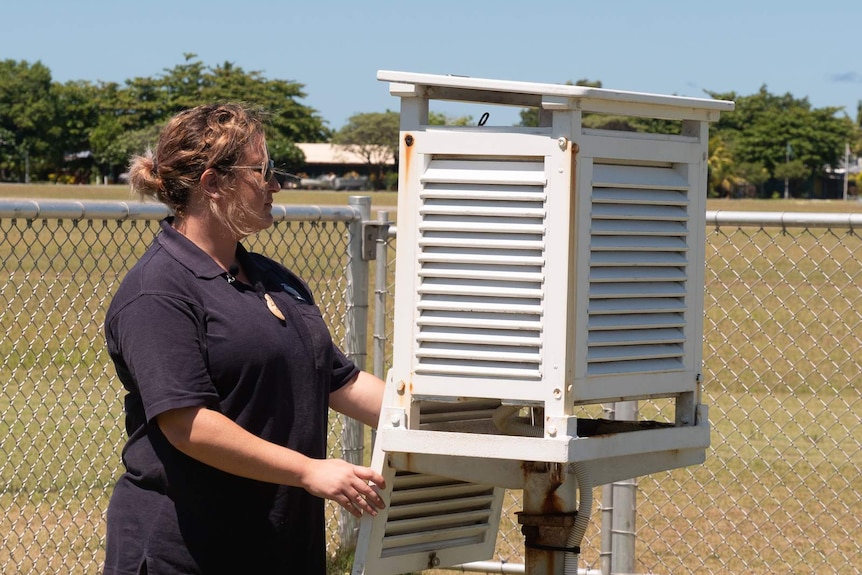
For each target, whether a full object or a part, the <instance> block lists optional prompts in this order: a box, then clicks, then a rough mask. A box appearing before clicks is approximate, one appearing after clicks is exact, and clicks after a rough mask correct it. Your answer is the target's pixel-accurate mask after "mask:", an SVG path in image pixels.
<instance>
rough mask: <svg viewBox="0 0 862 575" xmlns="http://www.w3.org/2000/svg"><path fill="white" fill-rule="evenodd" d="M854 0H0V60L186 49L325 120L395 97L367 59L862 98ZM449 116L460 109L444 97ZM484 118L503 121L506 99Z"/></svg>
mask: <svg viewBox="0 0 862 575" xmlns="http://www.w3.org/2000/svg"><path fill="white" fill-rule="evenodd" d="M860 45H862V0H821V1H820V2H816V3H815V2H802V1H799V0H783V1H781V0H723V1H721V2H716V1H709V2H708V1H705V0H652V1H649V0H592V1H586V0H544V1H539V2H533V1H527V0H523V1H520V2H515V1H512V0H496V1H493V0H458V1H455V0H433V1H430V2H429V1H425V2H422V1H419V0H412V1H411V0H402V1H399V2H396V1H389V0H367V1H366V2H357V1H353V2H348V1H346V0H328V1H327V0H317V1H315V0H311V1H308V0H306V1H299V0H244V1H234V2H228V1H226V0H150V1H148V2H134V3H132V2H123V1H122V0H82V1H79V2H69V1H63V2H60V1H57V0H26V1H25V0H8V1H7V2H4V5H3V7H2V8H0V59H13V60H25V61H28V62H30V63H33V62H36V61H41V62H42V63H43V64H45V65H46V66H47V67H48V68H49V69H50V70H51V73H52V76H53V79H54V80H55V81H59V82H65V81H68V80H90V81H94V82H95V81H100V80H101V81H114V82H123V81H124V80H126V79H129V78H134V77H141V76H144V77H154V76H157V75H159V74H161V73H162V72H163V71H164V69H166V68H172V67H174V66H176V65H178V64H181V63H182V62H183V61H184V58H183V54H185V53H194V54H197V55H198V57H199V59H200V60H201V61H202V62H203V63H204V64H205V65H208V66H215V65H217V64H221V63H223V62H225V61H229V62H232V63H233V64H235V65H237V66H240V67H242V68H243V69H244V70H246V71H252V70H257V71H260V72H261V73H262V74H263V75H264V77H266V78H272V79H275V78H278V79H284V80H292V81H296V82H299V83H301V84H303V85H304V86H305V91H306V94H307V97H306V98H305V100H304V101H303V103H304V104H306V105H308V106H311V107H312V108H314V109H316V110H317V111H318V112H319V114H320V116H321V117H322V118H324V120H326V121H327V123H328V125H329V126H330V127H332V128H334V129H337V128H339V127H341V126H342V125H343V124H344V123H345V122H346V121H347V119H348V118H349V117H350V116H351V115H352V114H354V113H358V112H380V111H384V110H386V109H391V110H397V109H398V101H397V99H396V98H394V97H392V96H390V95H389V91H388V86H387V84H386V83H385V82H380V81H378V80H377V79H376V75H377V71H378V70H380V69H385V70H399V71H406V72H421V73H430V74H459V75H466V76H474V77H482V78H493V79H500V80H518V81H527V82H543V83H564V82H566V81H567V80H571V81H577V80H579V79H582V78H586V79H590V80H600V81H601V82H602V83H603V86H604V87H605V88H611V89H617V90H631V91H637V92H652V93H658V94H675V95H680V96H693V97H705V96H706V94H705V92H704V90H709V91H713V92H730V91H734V92H736V93H737V94H741V95H749V94H753V93H755V92H757V90H759V89H760V87H761V86H762V85H766V87H767V89H768V90H769V91H770V92H771V93H773V94H784V93H786V92H790V93H791V94H793V96H795V97H797V98H802V97H807V98H808V99H809V101H810V102H811V104H812V105H813V106H815V107H825V106H844V107H845V109H846V111H847V113H848V115H849V116H850V117H851V118H855V117H856V105H857V102H858V101H859V100H862V50H860ZM438 111H441V112H443V113H447V114H450V115H467V114H470V115H474V116H475V117H476V118H477V119H478V116H476V114H475V113H474V112H473V111H472V110H461V109H458V108H446V107H442V108H440V109H439V110H438ZM499 113H501V114H503V115H504V116H505V115H510V116H511V118H510V120H511V121H508V120H509V119H508V118H505V117H504V118H497V122H494V123H514V122H516V121H517V119H518V116H517V110H507V111H501V112H499Z"/></svg>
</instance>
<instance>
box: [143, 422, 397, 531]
mask: <svg viewBox="0 0 862 575" xmlns="http://www.w3.org/2000/svg"><path fill="white" fill-rule="evenodd" d="M156 420H157V422H158V425H159V428H161V430H162V433H164V435H165V437H167V439H168V441H170V442H171V444H172V445H173V446H174V447H176V448H177V449H178V450H180V451H181V452H183V453H185V454H186V455H188V456H189V457H192V458H194V459H197V460H198V461H201V462H203V463H206V464H207V465H209V466H211V467H215V468H216V469H220V470H222V471H225V472H227V473H231V474H234V475H239V476H241V477H247V478H249V479H255V480H258V481H266V482H269V483H277V484H281V485H292V486H295V487H302V488H303V489H305V490H306V491H308V492H309V493H311V494H312V495H316V496H317V497H323V498H326V499H331V500H333V501H335V502H336V503H338V504H339V505H341V506H342V507H344V508H345V509H347V510H348V511H350V513H352V514H353V515H355V516H356V517H359V516H361V515H362V513H363V512H365V513H370V514H372V515H376V514H377V509H382V508H383V507H384V503H383V500H382V499H381V498H380V496H379V495H377V493H376V492H375V491H374V489H372V488H371V486H370V485H369V484H368V482H369V481H370V482H371V483H374V484H375V485H377V486H378V487H379V488H383V487H385V485H384V480H383V477H382V476H381V475H380V474H379V473H376V472H375V471H373V470H371V469H369V468H368V467H362V466H359V465H352V464H350V463H347V462H346V461H343V460H341V459H313V458H310V457H306V456H305V455H303V454H301V453H299V452H297V451H294V450H292V449H288V448H286V447H282V446H280V445H276V444H275V443H271V442H269V441H266V440H264V439H261V438H260V437H257V436H256V435H254V434H252V433H249V432H248V431H246V430H245V429H243V428H242V427H240V426H239V425H237V424H236V423H235V422H234V421H233V420H231V419H230V418H228V417H225V416H224V415H222V414H221V413H219V412H217V411H213V410H211V409H206V408H203V407H188V408H182V409H173V410H170V411H167V412H165V413H162V414H160V415H158V416H157V417H156Z"/></svg>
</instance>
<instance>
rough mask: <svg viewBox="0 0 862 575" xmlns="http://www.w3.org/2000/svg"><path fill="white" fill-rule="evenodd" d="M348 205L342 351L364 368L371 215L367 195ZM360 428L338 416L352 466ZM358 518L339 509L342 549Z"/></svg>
mask: <svg viewBox="0 0 862 575" xmlns="http://www.w3.org/2000/svg"><path fill="white" fill-rule="evenodd" d="M348 202H349V204H350V206H352V207H353V208H355V209H356V210H358V211H359V214H360V217H359V218H358V219H356V220H353V221H352V222H350V224H349V234H350V236H349V240H348V244H347V295H346V300H347V303H346V308H347V309H346V318H345V319H346V325H345V335H344V338H345V345H344V353H345V354H346V355H347V357H349V358H350V359H351V360H352V361H353V362H354V363H355V364H356V366H357V367H359V369H362V370H364V369H365V362H366V358H367V356H368V352H367V345H368V262H367V261H366V260H365V259H364V258H363V257H362V229H363V228H362V224H363V222H364V221H366V220H368V219H369V218H370V217H371V198H370V197H369V196H350V199H349V201H348ZM364 446H365V440H364V429H363V425H362V423H360V422H358V421H356V420H355V419H351V418H349V417H342V428H341V458H342V459H344V460H345V461H347V462H349V463H353V464H355V465H362V464H363V456H364V452H363V450H364ZM358 528H359V521H358V520H357V519H356V518H355V517H354V516H353V515H351V514H350V513H348V511H347V510H346V509H341V510H340V512H339V520H338V536H339V540H340V542H341V547H342V549H351V548H353V547H355V546H356V537H357V533H358Z"/></svg>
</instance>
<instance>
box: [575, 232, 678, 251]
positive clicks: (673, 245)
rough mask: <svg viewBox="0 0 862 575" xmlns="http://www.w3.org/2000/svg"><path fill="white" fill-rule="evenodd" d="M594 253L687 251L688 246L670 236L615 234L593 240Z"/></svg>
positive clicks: (598, 236)
mask: <svg viewBox="0 0 862 575" xmlns="http://www.w3.org/2000/svg"><path fill="white" fill-rule="evenodd" d="M590 247H591V249H592V250H593V251H594V252H598V251H617V250H627V251H644V252H648V251H668V252H673V251H677V252H678V251H685V250H687V249H688V248H687V246H686V243H685V240H684V239H683V238H681V237H668V236H638V235H630V236H624V235H622V234H615V235H612V236H600V235H597V236H595V237H594V238H593V241H592V245H591V246H590Z"/></svg>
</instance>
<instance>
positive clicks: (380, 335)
mask: <svg viewBox="0 0 862 575" xmlns="http://www.w3.org/2000/svg"><path fill="white" fill-rule="evenodd" d="M377 225H379V226H380V233H379V234H378V235H377V255H376V258H375V259H376V261H377V264H376V266H375V268H374V272H375V273H374V335H373V337H374V375H376V376H377V377H379V378H380V379H385V377H386V375H385V374H384V373H383V372H384V371H385V370H386V276H387V273H388V272H389V259H388V258H389V239H388V226H389V212H388V211H384V210H381V211H379V212H377Z"/></svg>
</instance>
